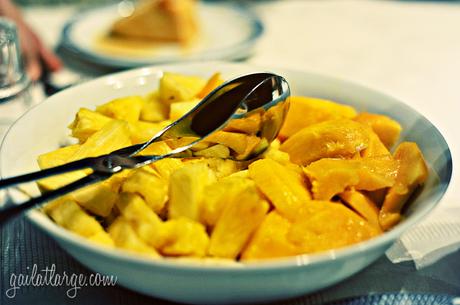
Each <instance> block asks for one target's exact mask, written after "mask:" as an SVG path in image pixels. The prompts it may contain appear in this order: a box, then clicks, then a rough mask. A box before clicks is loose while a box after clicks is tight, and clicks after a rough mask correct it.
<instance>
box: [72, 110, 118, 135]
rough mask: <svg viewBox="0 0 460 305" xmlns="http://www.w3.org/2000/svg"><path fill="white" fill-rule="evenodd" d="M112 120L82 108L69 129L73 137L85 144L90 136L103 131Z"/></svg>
mask: <svg viewBox="0 0 460 305" xmlns="http://www.w3.org/2000/svg"><path fill="white" fill-rule="evenodd" d="M112 120H113V119H112V118H109V117H107V116H105V115H102V114H100V113H98V112H96V111H92V110H89V109H86V108H80V110H79V111H78V112H77V115H76V116H75V119H74V121H73V122H72V123H71V124H70V125H69V128H70V129H71V130H72V137H75V138H77V139H78V140H79V142H80V143H83V142H85V141H86V139H88V138H89V136H91V135H92V134H93V133H95V132H96V131H98V130H100V129H102V127H104V125H105V124H107V123H109V122H110V121H112Z"/></svg>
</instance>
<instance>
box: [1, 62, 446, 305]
mask: <svg viewBox="0 0 460 305" xmlns="http://www.w3.org/2000/svg"><path fill="white" fill-rule="evenodd" d="M263 70H267V69H266V68H261V67H254V66H250V65H245V64H229V63H221V62H210V63H206V62H203V63H191V64H179V65H169V66H155V67H148V68H141V69H137V70H131V71H127V72H121V73H117V74H113V75H109V76H105V77H102V78H99V79H96V80H93V81H90V82H87V83H84V84H81V85H78V86H75V87H72V88H70V89H67V90H65V91H63V92H60V93H58V94H56V95H54V96H52V97H50V98H48V99H47V100H46V101H44V102H43V103H41V104H39V105H37V106H36V107H34V108H32V109H31V110H30V111H29V112H27V113H26V114H25V115H24V116H22V117H21V118H20V119H19V120H18V121H17V122H16V123H15V124H14V125H13V126H12V127H11V129H10V130H9V132H8V134H7V135H6V137H5V139H4V141H3V144H2V146H1V151H0V168H1V175H2V177H3V178H5V177H10V176H14V175H18V174H22V173H25V172H30V171H34V170H38V169H45V168H50V167H53V166H58V165H61V164H64V163H67V162H71V161H75V160H78V159H81V158H85V157H92V156H98V155H102V154H107V153H110V152H112V151H115V150H117V149H119V148H122V147H125V146H129V145H132V144H136V143H142V142H144V141H146V140H148V139H150V138H151V137H152V136H153V135H155V134H156V133H157V132H158V131H160V130H161V129H162V128H164V127H165V126H167V125H169V124H170V123H171V122H173V121H175V120H177V119H178V118H180V117H182V116H183V115H184V114H186V113H188V112H189V111H190V110H191V109H193V108H194V107H195V106H196V105H197V103H198V102H199V101H200V99H201V98H203V96H205V95H206V94H207V93H209V92H210V91H212V89H213V88H215V87H216V86H218V85H219V84H221V83H222V82H223V81H224V80H227V79H231V78H233V77H235V76H238V75H242V74H246V73H252V72H255V71H263ZM216 72H218V73H216ZM271 72H275V73H277V74H279V75H282V76H284V77H285V78H286V79H287V81H288V82H289V84H290V87H291V90H292V96H291V97H290V98H289V110H288V112H287V114H286V116H285V118H284V125H283V127H282V128H281V130H280V132H279V134H278V137H277V138H276V139H275V140H274V141H273V142H271V143H263V141H262V138H261V136H260V129H261V128H260V126H261V124H264V122H265V121H266V120H268V119H269V118H267V117H266V116H264V115H262V114H261V113H260V112H257V111H254V112H249V113H248V114H247V115H246V116H245V117H244V118H243V119H237V120H233V121H230V123H229V124H228V125H227V126H226V127H225V128H224V129H222V130H219V131H217V132H215V133H213V134H211V135H210V136H208V137H206V138H205V139H204V140H202V141H201V142H199V143H197V144H196V145H195V146H193V147H192V148H191V149H190V150H189V151H188V153H187V154H185V155H181V156H180V157H175V158H164V159H162V160H160V161H157V162H154V163H152V164H150V165H147V166H144V167H141V168H137V169H132V170H125V171H122V172H121V173H119V174H116V175H114V176H113V177H111V178H110V179H108V180H106V181H103V182H100V183H97V184H94V185H91V186H88V187H86V188H83V189H80V190H77V191H75V192H73V193H70V194H68V195H66V196H64V197H61V198H58V199H57V200H54V201H51V202H49V203H47V204H46V205H44V206H43V207H41V208H39V209H35V210H32V211H30V212H28V213H27V218H28V219H29V220H30V221H31V222H33V223H34V224H36V225H37V226H38V227H39V228H41V229H42V230H44V231H45V232H46V233H47V234H49V235H50V236H51V237H53V238H54V239H55V240H56V241H57V242H58V243H59V244H60V245H61V246H62V248H63V249H65V250H66V251H67V252H68V253H69V254H70V255H72V256H73V257H75V258H76V259H77V260H78V261H80V262H81V263H82V264H84V265H86V266H87V267H88V268H90V269H92V270H95V271H97V272H100V273H103V274H108V275H113V276H116V277H117V279H118V283H119V284H120V285H122V286H125V287H127V288H130V289H132V290H135V291H138V292H141V293H144V294H147V295H151V296H155V297H159V298H163V299H167V300H172V301H178V302H185V303H194V304H197V303H209V304H218V303H221V304H229V303H242V302H260V301H269V300H277V299H283V298H288V297H294V296H299V295H302V294H306V293H309V292H312V291H315V290H318V289H321V288H324V287H327V286H330V285H333V284H335V283H337V282H339V281H341V280H344V279H346V278H347V277H349V276H351V275H353V274H355V273H356V272H358V271H360V270H362V269H363V268H365V267H366V266H368V265H369V264H370V263H372V262H373V261H375V260H376V259H377V258H379V257H380V256H381V255H383V254H384V252H385V251H386V250H387V249H388V248H389V247H390V246H391V245H392V243H393V242H394V241H395V240H396V239H397V238H398V237H399V236H400V235H401V234H402V233H403V232H405V231H406V230H407V229H409V228H410V227H411V226H413V225H414V224H416V223H417V222H418V221H420V220H421V219H422V218H423V217H424V216H425V215H427V213H428V212H429V211H430V210H431V209H433V208H434V207H435V206H436V204H437V203H438V202H439V200H440V199H441V198H442V196H443V194H444V193H445V191H446V189H447V186H448V184H449V181H450V177H451V172H452V159H451V155H450V151H449V148H448V145H447V143H446V142H445V140H444V138H443V137H442V135H441V134H440V133H439V131H438V130H437V129H436V128H435V127H434V126H433V125H432V124H431V123H430V122H429V121H428V120H427V119H426V118H424V117H423V116H422V115H420V114H419V113H418V112H416V111H415V110H413V109H411V108H410V107H409V106H407V105H405V104H404V103H402V102H400V101H398V100H396V99H394V98H392V97H389V96H387V95H385V94H382V93H380V92H378V91H375V90H372V89H369V88H366V87H363V86H360V85H357V84H353V83H350V82H347V81H344V80H340V79H336V78H333V77H327V76H322V75H317V74H311V73H306V72H302V71H292V70H283V69H273V70H272V71H271ZM270 119H273V118H270ZM31 139H33V140H31ZM174 145H175V144H174V141H173V142H168V141H158V142H155V143H152V145H151V146H149V147H148V148H147V149H148V150H149V153H150V154H165V153H168V152H169V151H171V149H174ZM256 147H263V153H261V154H259V155H257V157H255V158H251V159H247V158H244V156H247V153H248V152H249V151H251V150H253V149H254V148H256ZM88 174H89V172H88V171H85V170H81V171H76V172H72V173H68V174H63V175H60V176H56V177H52V178H46V179H43V180H40V181H38V182H37V184H31V185H27V186H26V187H25V188H24V189H23V192H22V194H24V193H27V194H29V195H31V196H37V195H39V194H40V193H46V192H48V191H50V190H54V189H57V188H59V187H61V186H63V185H65V184H68V183H70V182H72V181H75V180H77V179H80V178H81V177H84V176H86V175H88ZM12 197H13V199H14V200H17V201H21V200H24V198H23V196H22V195H21V196H19V195H18V194H12Z"/></svg>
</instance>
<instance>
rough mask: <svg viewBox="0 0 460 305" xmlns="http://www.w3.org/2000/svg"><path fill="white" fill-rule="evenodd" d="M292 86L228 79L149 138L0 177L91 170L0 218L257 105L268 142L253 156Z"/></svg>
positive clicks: (255, 77)
mask: <svg viewBox="0 0 460 305" xmlns="http://www.w3.org/2000/svg"><path fill="white" fill-rule="evenodd" d="M289 95H290V89H289V85H288V83H287V81H286V80H285V79H284V78H283V77H281V76H279V75H276V74H272V73H255V74H249V75H244V76H241V77H238V78H235V79H233V80H230V81H228V82H226V83H224V84H222V85H221V86H219V87H218V88H216V89H215V90H213V91H212V92H211V93H210V94H209V95H208V96H206V97H205V98H204V99H203V100H202V101H201V102H200V103H199V104H198V105H197V106H196V107H195V108H193V109H192V110H191V111H190V112H188V113H187V114H185V115H184V116H183V117H182V118H180V119H179V120H177V121H176V122H174V123H172V124H170V125H169V126H167V127H165V128H164V129H163V130H161V131H160V132H158V133H157V134H156V135H155V136H154V137H152V138H151V139H150V140H149V141H147V142H145V143H142V144H136V145H132V146H129V147H125V148H122V149H119V150H116V151H113V152H112V153H110V154H107V155H102V156H98V157H91V158H85V159H81V160H77V161H73V162H70V163H67V164H63V165H61V166H57V167H53V168H49V169H45V170H41V171H37V172H33V173H29V174H25V175H20V176H15V177H11V178H6V179H3V180H0V189H2V188H7V187H11V186H14V185H16V184H20V183H25V182H31V181H35V180H39V179H43V178H47V177H50V176H55V175H59V174H63V173H67V172H72V171H77V170H82V169H87V168H90V169H92V170H93V173H92V174H90V175H88V176H86V177H84V178H81V179H79V180H77V181H75V182H72V183H70V184H67V185H65V186H63V187H61V188H58V189H56V190H52V191H49V192H46V193H44V194H42V195H41V196H39V197H35V198H32V199H30V200H28V201H26V202H23V203H19V204H9V205H7V206H3V207H1V208H0V223H1V222H3V221H4V220H7V219H10V218H12V217H13V216H15V215H18V214H19V213H21V212H23V211H25V210H27V209H29V208H31V207H34V206H39V205H42V204H43V203H45V202H48V201H50V200H53V199H56V198H58V197H60V196H63V195H65V194H68V193H70V192H72V191H75V190H77V189H80V188H82V187H84V186H87V185H90V184H94V183H96V182H99V181H103V180H106V179H108V178H110V177H111V176H112V175H114V174H116V173H119V172H121V171H122V170H124V169H133V168H138V167H141V166H145V165H147V164H150V163H152V162H155V161H158V160H161V159H163V158H167V157H174V156H177V155H178V154H179V153H182V152H184V151H185V150H187V149H189V148H190V147H192V146H193V145H195V144H196V143H198V142H199V141H201V140H203V139H204V138H206V137H207V136H209V135H210V134H211V133H213V132H215V131H218V130H221V129H223V128H224V127H225V126H226V125H227V124H228V123H229V122H230V121H231V120H232V119H242V118H245V117H246V116H248V115H249V114H251V113H253V112H255V111H258V112H260V113H261V115H262V124H261V126H260V130H259V132H258V133H257V135H258V136H259V137H260V138H262V141H264V143H266V144H267V145H266V146H265V147H262V148H260V147H259V148H258V150H257V151H253V152H251V153H249V154H248V155H247V158H253V157H255V156H257V155H258V154H260V153H262V152H263V151H264V149H265V148H266V147H268V144H269V143H270V142H272V141H273V140H274V139H275V137H276V136H277V134H278V132H279V130H280V129H281V125H282V123H283V121H284V117H285V115H286V112H287V109H288V97H289ZM183 137H187V139H190V141H188V142H186V143H185V144H182V145H181V146H180V147H177V148H175V149H173V150H172V151H171V152H169V153H168V154H164V155H155V156H144V155H142V156H141V155H138V154H139V153H140V152H141V151H142V150H144V149H145V148H146V147H148V146H149V145H150V144H152V143H153V142H157V141H162V140H168V139H178V138H183Z"/></svg>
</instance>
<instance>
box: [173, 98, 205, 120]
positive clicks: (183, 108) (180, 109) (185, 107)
mask: <svg viewBox="0 0 460 305" xmlns="http://www.w3.org/2000/svg"><path fill="white" fill-rule="evenodd" d="M199 102H200V100H199V99H192V100H189V101H184V102H177V103H173V104H171V106H170V110H169V119H170V120H171V121H173V122H174V121H177V120H178V119H180V118H181V117H183V116H184V115H185V114H187V113H188V112H189V111H190V110H192V109H193V108H195V106H196V105H198V103H199Z"/></svg>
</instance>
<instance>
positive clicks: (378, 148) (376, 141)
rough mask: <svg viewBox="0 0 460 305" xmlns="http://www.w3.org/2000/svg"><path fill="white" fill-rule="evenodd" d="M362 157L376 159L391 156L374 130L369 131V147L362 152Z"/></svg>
mask: <svg viewBox="0 0 460 305" xmlns="http://www.w3.org/2000/svg"><path fill="white" fill-rule="evenodd" d="M361 156H362V157H364V158H374V157H384V156H391V154H390V152H389V151H388V149H387V148H386V147H385V145H384V144H383V143H382V141H380V138H379V137H378V136H377V134H376V133H375V132H374V131H373V130H372V129H369V145H368V146H367V148H366V149H364V150H363V151H361Z"/></svg>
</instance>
